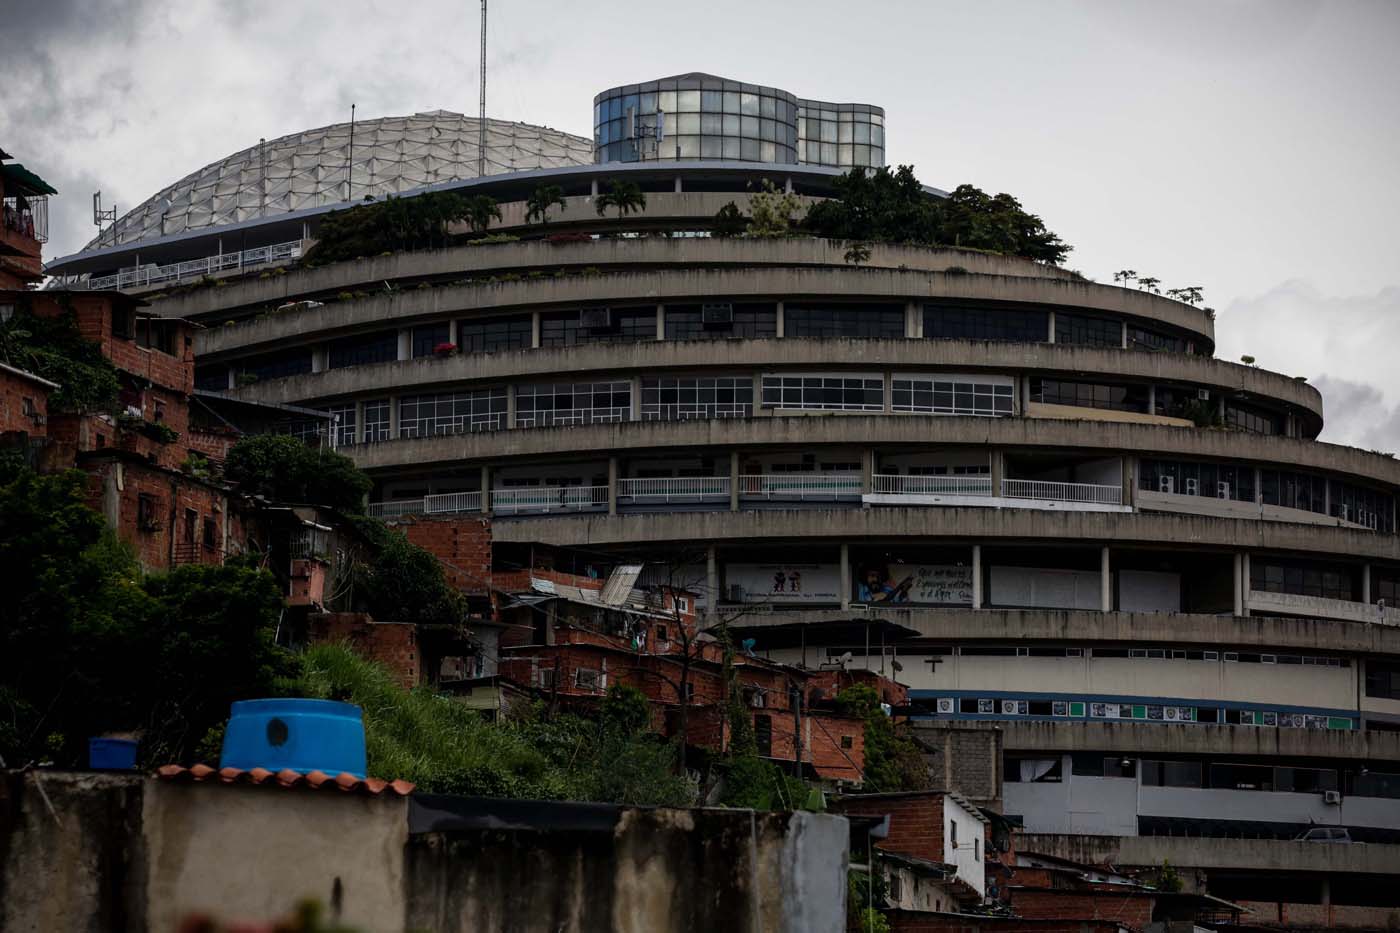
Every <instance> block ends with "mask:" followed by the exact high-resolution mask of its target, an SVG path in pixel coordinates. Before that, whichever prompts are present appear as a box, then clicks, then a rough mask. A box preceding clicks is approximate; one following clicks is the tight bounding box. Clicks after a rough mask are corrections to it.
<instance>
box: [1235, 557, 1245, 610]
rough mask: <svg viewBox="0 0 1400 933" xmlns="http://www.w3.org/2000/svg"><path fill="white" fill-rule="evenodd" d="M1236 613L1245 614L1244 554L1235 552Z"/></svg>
mask: <svg viewBox="0 0 1400 933" xmlns="http://www.w3.org/2000/svg"><path fill="white" fill-rule="evenodd" d="M1234 560H1235V615H1237V616H1242V615H1244V556H1243V555H1241V554H1235V556H1234Z"/></svg>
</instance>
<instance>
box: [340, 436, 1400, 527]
mask: <svg viewBox="0 0 1400 933" xmlns="http://www.w3.org/2000/svg"><path fill="white" fill-rule="evenodd" d="M791 445H800V446H802V447H803V448H807V449H810V448H813V447H818V446H825V445H830V446H846V447H852V446H854V447H864V448H885V449H894V450H916V449H932V448H936V447H954V446H975V447H982V446H993V447H999V448H1004V449H1010V448H1027V449H1037V448H1054V449H1060V450H1095V451H1103V452H1105V453H1116V454H1126V455H1135V456H1141V457H1151V456H1160V457H1168V458H1173V459H1177V458H1193V459H1195V458H1200V459H1208V460H1230V461H1236V462H1239V461H1244V462H1249V463H1257V464H1261V465H1262V464H1269V465H1274V466H1277V465H1280V464H1290V465H1293V466H1297V467H1305V468H1309V469H1315V470H1321V471H1326V472H1328V473H1332V474H1340V475H1347V476H1354V477H1356V478H1358V479H1363V480H1368V481H1370V482H1373V483H1380V484H1383V485H1387V486H1400V460H1395V459H1393V458H1390V457H1383V456H1381V455H1379V454H1373V453H1370V452H1369V451H1365V450H1360V449H1358V448H1355V447H1342V446H1339V445H1336V444H1325V443H1321V442H1318V441H1308V440H1301V439H1298V438H1286V437H1266V436H1264V435H1260V434H1241V433H1239V432H1234V431H1213V430H1203V429H1199V428H1168V427H1162V426H1159V425H1142V424H1122V423H1109V422H1101V421H1059V420H1053V419H1035V418H958V417H939V416H937V415H907V414H904V415H874V414H849V415H848V414H836V413H831V414H825V415H812V416H806V417H760V418H729V419H726V418H717V419H713V420H709V421H627V422H621V423H617V424H591V425H576V426H569V427H559V428H518V429H514V430H509V431H493V432H482V433H477V434H456V435H448V436H440V437H422V438H405V439H400V440H393V441H383V442H381V443H378V444H366V445H360V446H357V447H351V448H347V449H346V451H345V452H346V453H348V454H349V455H350V456H351V457H353V458H354V460H355V462H356V464H358V465H359V467H360V468H361V469H364V470H370V471H374V472H377V473H382V474H388V473H390V472H394V471H397V472H400V473H403V472H407V471H410V470H417V471H422V470H431V469H434V468H441V467H460V466H465V465H467V464H481V463H491V462H499V461H500V460H503V459H507V458H516V457H560V456H564V455H575V456H579V457H587V456H597V455H602V456H607V455H609V454H615V453H617V452H619V451H625V452H628V453H630V454H641V453H643V452H648V451H654V452H662V451H670V450H674V449H676V448H688V449H692V450H693V449H711V450H714V449H720V448H727V447H741V448H746V449H756V450H772V449H775V448H783V447H787V446H791ZM1240 523H1241V524H1248V525H1265V524H1269V523H1267V522H1259V521H1244V520H1241V522H1240Z"/></svg>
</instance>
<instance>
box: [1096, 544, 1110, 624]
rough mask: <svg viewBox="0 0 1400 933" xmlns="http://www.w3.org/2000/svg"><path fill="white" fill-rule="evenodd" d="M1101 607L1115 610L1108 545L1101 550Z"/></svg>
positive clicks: (1105, 609) (1107, 610)
mask: <svg viewBox="0 0 1400 933" xmlns="http://www.w3.org/2000/svg"><path fill="white" fill-rule="evenodd" d="M1099 608H1100V609H1102V610H1103V611H1104V612H1112V611H1113V574H1112V572H1110V570H1109V566H1108V545H1106V544H1105V545H1104V546H1103V548H1102V549H1101V550H1100V551H1099Z"/></svg>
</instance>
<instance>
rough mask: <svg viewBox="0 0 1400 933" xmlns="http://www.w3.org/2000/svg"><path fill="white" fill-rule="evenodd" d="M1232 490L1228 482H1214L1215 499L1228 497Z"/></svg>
mask: <svg viewBox="0 0 1400 933" xmlns="http://www.w3.org/2000/svg"><path fill="white" fill-rule="evenodd" d="M1232 491H1233V490H1231V489H1230V484H1229V483H1216V484H1215V498H1217V499H1229V498H1230V493H1231V492H1232Z"/></svg>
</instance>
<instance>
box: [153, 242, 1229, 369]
mask: <svg viewBox="0 0 1400 933" xmlns="http://www.w3.org/2000/svg"><path fill="white" fill-rule="evenodd" d="M479 248H480V249H487V248H489V247H479ZM224 291H228V289H227V288H222V289H220V288H211V289H203V290H200V291H197V292H193V293H191V294H190V295H189V296H186V299H185V300H182V301H181V302H180V303H179V304H170V305H167V304H166V301H161V302H159V303H158V304H157V305H156V306H155V310H156V312H157V313H160V314H164V315H170V316H179V317H197V318H198V317H203V316H205V315H211V314H213V315H224V313H225V312H226V310H227V308H228V306H227V305H226V304H225V303H224V301H223V299H222V298H221V297H220V294H219V293H220V292H224ZM715 295H723V296H725V297H726V298H730V299H735V300H746V299H776V300H800V299H803V298H820V299H826V300H831V299H847V300H873V301H882V302H898V303H903V302H911V301H912V302H918V301H922V300H925V299H932V298H943V299H960V300H968V301H995V302H1011V303H1015V304H1020V305H1036V306H1040V307H1043V308H1046V309H1066V310H1071V309H1072V310H1087V311H1097V312H1101V313H1106V314H1110V315H1112V316H1114V317H1119V318H1129V319H1136V320H1140V321H1146V322H1152V323H1157V324H1165V325H1167V326H1169V327H1173V328H1176V329H1178V330H1181V331H1185V332H1188V333H1191V334H1195V335H1197V336H1198V337H1201V338H1203V339H1205V340H1207V341H1213V340H1214V333H1215V325H1214V322H1213V321H1212V320H1211V319H1210V316H1209V315H1208V314H1207V313H1206V312H1205V310H1204V309H1201V308H1195V307H1192V306H1191V305H1187V304H1182V303H1181V302H1179V301H1172V300H1169V299H1165V298H1161V297H1159V296H1157V295H1149V294H1147V293H1145V292H1137V291H1132V290H1129V289H1122V288H1118V287H1117V286H1109V285H1097V284H1094V283H1092V282H1079V281H1065V280H1060V279H1033V278H1027V277H1023V276H1010V275H964V274H952V273H948V272H919V271H915V270H912V269H910V270H900V269H870V268H865V267H857V266H841V267H837V266H806V267H792V266H775V267H765V268H756V267H737V268H729V267H703V268H690V267H683V268H675V269H664V270H656V269H649V270H645V271H626V272H615V273H607V274H599V275H579V276H569V277H565V278H549V277H543V278H538V279H530V278H525V279H521V280H519V281H513V282H496V283H494V284H490V283H472V284H466V285H443V286H440V287H437V288H412V289H407V290H402V291H394V292H391V293H388V294H384V293H380V294H377V295H374V296H371V297H367V298H358V299H347V300H344V301H335V302H331V303H329V304H325V305H322V306H320V307H314V308H299V309H294V310H289V311H285V312H281V313H273V314H268V315H265V316H261V317H256V318H252V319H251V320H246V321H242V322H237V323H233V324H228V325H224V326H219V327H213V328H210V329H208V330H205V331H201V332H200V334H199V341H200V342H199V346H198V347H197V348H196V353H197V354H198V355H199V356H200V357H201V358H203V357H215V356H217V355H219V354H228V353H232V352H235V351H242V350H251V349H255V348H262V349H280V348H283V347H286V346H288V345H294V344H297V343H304V342H307V338H308V336H309V335H315V336H316V337H317V338H322V337H329V336H342V335H345V334H351V333H355V332H363V331H367V330H374V329H382V328H384V327H386V326H407V325H410V324H414V323H422V322H425V321H430V320H433V319H439V320H447V319H450V318H456V317H461V316H462V315H464V314H467V315H472V316H487V315H496V314H500V313H502V312H505V311H510V310H531V309H535V308H550V307H552V308H569V307H578V306H579V305H585V304H598V303H608V302H613V303H618V304H621V303H626V302H631V303H634V304H635V303H638V302H641V303H666V302H670V301H681V300H691V301H696V300H705V299H708V298H711V297H713V296H715ZM168 300H169V299H167V301H168Z"/></svg>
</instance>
